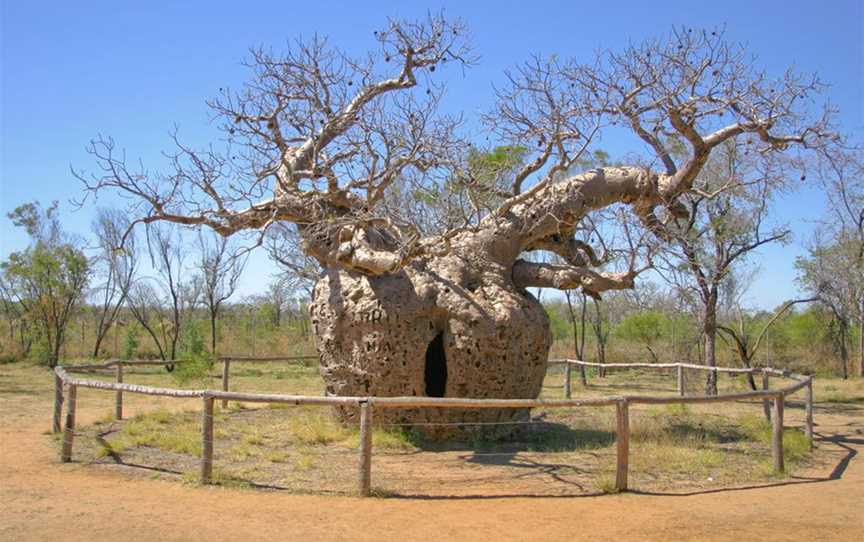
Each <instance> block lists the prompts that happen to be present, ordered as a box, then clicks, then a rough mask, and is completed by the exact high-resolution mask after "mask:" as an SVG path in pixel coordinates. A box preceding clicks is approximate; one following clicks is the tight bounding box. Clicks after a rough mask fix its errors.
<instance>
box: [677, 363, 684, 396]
mask: <svg viewBox="0 0 864 542" xmlns="http://www.w3.org/2000/svg"><path fill="white" fill-rule="evenodd" d="M678 395H680V396H681V397H684V367H681V364H680V363H679V364H678Z"/></svg>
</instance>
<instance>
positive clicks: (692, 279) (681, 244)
mask: <svg viewBox="0 0 864 542" xmlns="http://www.w3.org/2000/svg"><path fill="white" fill-rule="evenodd" d="M754 155H758V153H755V152H751V150H750V149H749V148H748V145H747V144H742V143H736V142H731V141H730V142H726V143H724V144H722V145H720V146H719V147H718V149H717V150H716V151H715V153H714V154H713V155H712V157H711V158H710V159H709V160H708V161H707V164H706V165H705V168H704V169H703V170H702V172H701V175H702V178H703V181H704V183H705V187H704V189H703V190H701V191H699V192H694V193H690V194H687V195H685V196H684V197H683V198H682V200H681V201H682V202H684V204H685V205H686V206H687V208H688V213H687V219H686V220H684V221H680V222H679V223H678V226H679V227H678V228H667V229H666V230H665V235H666V238H667V239H668V241H669V242H668V243H666V244H664V246H663V251H662V253H661V254H662V256H661V257H660V260H661V261H662V262H663V264H662V265H661V266H659V269H660V271H661V274H662V275H663V276H664V278H666V279H667V280H668V281H669V282H670V283H671V284H673V285H674V286H675V287H676V288H677V289H678V290H680V291H681V292H682V295H684V296H687V297H689V298H691V299H695V300H696V301H697V303H698V307H699V315H700V320H701V326H702V337H703V341H704V342H703V357H704V363H705V365H708V366H711V367H714V366H716V365H717V355H716V341H717V325H718V306H719V303H720V300H721V296H722V295H723V289H724V287H725V286H724V285H725V284H726V283H727V282H728V281H729V280H730V279H731V278H732V277H734V272H735V270H736V269H737V268H740V266H741V265H742V264H743V263H745V262H746V261H747V259H748V258H749V257H751V256H752V253H753V251H755V250H757V249H759V248H760V247H763V246H765V245H767V244H770V243H786V242H787V241H788V239H789V235H790V230H789V229H788V228H786V227H777V226H772V225H770V224H769V222H768V213H769V204H770V202H771V199H772V195H773V194H774V192H775V191H776V190H777V188H778V186H780V185H781V184H782V183H783V181H784V177H783V176H784V174H785V171H784V168H782V167H781V164H779V163H777V162H776V161H769V160H767V159H763V158H761V157H755V156H754ZM705 387H706V393H708V394H709V395H714V394H716V393H717V374H716V373H715V372H713V371H709V372H708V377H707V382H706V386H705Z"/></svg>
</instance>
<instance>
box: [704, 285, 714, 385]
mask: <svg viewBox="0 0 864 542" xmlns="http://www.w3.org/2000/svg"><path fill="white" fill-rule="evenodd" d="M716 303H717V301H716V298H711V299H709V301H708V302H707V303H706V304H705V314H704V317H703V324H702V335H703V337H704V340H705V365H707V366H709V367H716V366H717V348H716V347H717V306H716ZM705 393H706V394H707V395H717V372H716V371H708V376H707V378H706V382H705Z"/></svg>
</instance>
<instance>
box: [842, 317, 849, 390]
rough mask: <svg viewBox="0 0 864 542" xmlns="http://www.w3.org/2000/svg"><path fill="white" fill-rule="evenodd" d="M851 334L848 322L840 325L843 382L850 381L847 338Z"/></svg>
mask: <svg viewBox="0 0 864 542" xmlns="http://www.w3.org/2000/svg"><path fill="white" fill-rule="evenodd" d="M848 334H849V324H848V322H841V323H840V362H841V363H842V364H843V368H842V370H843V380H848V379H849V349H848V348H847V345H846V336H847V335H848Z"/></svg>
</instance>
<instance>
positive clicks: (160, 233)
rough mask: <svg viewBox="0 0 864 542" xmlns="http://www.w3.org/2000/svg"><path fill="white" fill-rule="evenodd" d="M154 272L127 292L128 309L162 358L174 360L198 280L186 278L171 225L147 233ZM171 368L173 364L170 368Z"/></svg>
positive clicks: (180, 247)
mask: <svg viewBox="0 0 864 542" xmlns="http://www.w3.org/2000/svg"><path fill="white" fill-rule="evenodd" d="M147 241H148V242H147V247H148V253H149V256H150V261H151V265H152V267H153V269H154V270H155V271H156V275H155V276H152V277H142V278H141V279H140V280H138V281H137V282H136V283H135V284H134V286H133V287H132V289H131V290H130V293H129V311H130V312H131V313H132V316H134V317H135V320H137V321H138V323H139V324H141V327H143V328H144V330H145V331H146V332H147V334H148V335H149V336H150V338H151V339H153V342H154V343H155V345H156V348H157V349H158V351H159V357H160V358H161V359H163V360H170V359H177V351H178V345H179V343H180V337H181V336H182V332H183V328H184V326H185V325H186V324H187V323H188V321H189V318H190V317H191V313H192V310H193V309H194V307H195V303H196V301H197V300H198V297H199V292H198V284H197V283H196V282H197V281H195V280H191V279H185V278H184V277H186V275H187V274H188V273H187V270H186V269H185V268H184V261H185V257H186V247H185V246H184V244H183V241H182V238H181V237H180V236H179V235H178V234H177V232H175V231H174V229H173V228H164V227H152V228H150V229H149V231H148V235H147ZM172 368H173V367H172Z"/></svg>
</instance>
